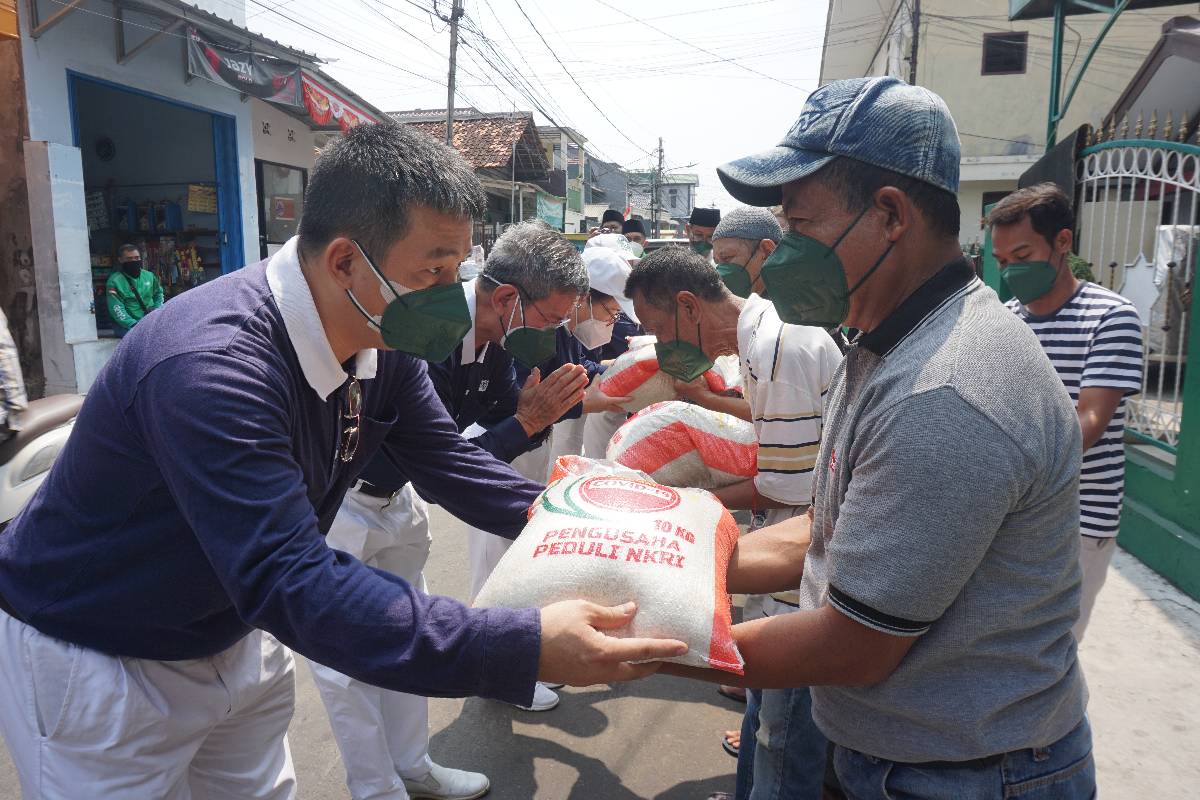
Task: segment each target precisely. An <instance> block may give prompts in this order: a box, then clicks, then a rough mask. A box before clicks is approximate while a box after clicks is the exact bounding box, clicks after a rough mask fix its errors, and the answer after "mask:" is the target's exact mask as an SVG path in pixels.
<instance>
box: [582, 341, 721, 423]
mask: <svg viewBox="0 0 1200 800" xmlns="http://www.w3.org/2000/svg"><path fill="white" fill-rule="evenodd" d="M654 342H655V338H654V337H653V336H631V337H629V349H628V350H626V351H625V352H624V353H622V354H621V355H620V356H618V357H617V358H616V359H614V360H613V363H612V365H611V366H609V368H608V369H606V370H605V371H604V375H603V376H602V377H601V379H600V391H602V392H604V394H606V395H608V396H609V397H628V398H630V401H629V402H628V403H626V404H625V410H626V411H629V412H635V411H641V410H642V409H643V408H646V407H647V406H650V405H653V404H654V403H662V402H665V401H667V400H678V399H679V393H678V392H676V391H675V379H674V378H672V377H671V376H670V375H667V374H666V373H665V372H662V371H660V370H659V368H658V357H657V356H656V355H655V354H654ZM704 381H705V383H707V384H708V388H709V390H710V391H712V392H713V393H715V394H723V393H725V392H728V391H730V390H731V389H734V388H736V387H737V386H738V384H739V382H740V381H741V375H740V372H739V370H738V360H737V356H721V357H720V358H718V359H717V361H716V364H715V365H714V366H713V368H712V369H710V370H709V371H707V372H705V373H704Z"/></svg>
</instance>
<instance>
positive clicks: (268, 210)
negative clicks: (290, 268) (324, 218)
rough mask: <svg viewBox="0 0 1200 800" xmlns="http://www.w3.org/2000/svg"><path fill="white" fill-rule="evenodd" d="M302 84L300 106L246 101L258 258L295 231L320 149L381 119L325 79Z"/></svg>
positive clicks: (304, 77) (304, 75) (303, 77)
mask: <svg viewBox="0 0 1200 800" xmlns="http://www.w3.org/2000/svg"><path fill="white" fill-rule="evenodd" d="M300 83H301V87H302V95H303V97H302V103H303V105H300V106H296V105H292V104H284V103H266V102H262V101H260V100H251V101H250V104H251V107H252V109H253V116H254V124H253V137H254V183H255V187H256V189H257V200H258V220H259V223H258V231H257V233H258V247H259V257H260V258H267V257H268V256H270V255H271V254H273V253H274V252H275V251H276V250H278V249H279V248H280V247H282V246H283V245H284V243H285V242H287V240H288V239H290V238H291V237H292V236H294V235H295V234H296V231H297V230H298V229H299V226H300V217H301V215H302V214H303V212H304V190H305V189H306V188H307V186H308V174H309V170H311V169H312V166H313V163H314V162H315V161H316V154H317V151H318V149H319V148H320V146H321V145H322V144H323V143H324V142H326V141H327V140H328V139H329V138H330V137H331V136H335V135H339V134H341V133H342V132H343V131H345V130H348V129H349V128H351V127H354V126H355V125H361V124H366V123H372V122H376V121H377V120H378V119H379V116H380V115H379V112H378V111H374V110H370V111H368V110H364V109H369V108H370V106H369V105H367V104H366V102H365V101H363V100H362V99H361V98H358V97H357V96H356V95H354V94H353V93H352V92H350V91H349V90H348V89H346V87H344V86H341V85H340V84H337V83H336V82H335V81H333V80H332V79H330V78H329V77H328V76H324V78H323V79H320V78H318V77H317V76H315V75H313V74H311V73H309V72H307V71H303V70H302V71H301V72H300ZM347 98H354V99H353V100H350V99H347Z"/></svg>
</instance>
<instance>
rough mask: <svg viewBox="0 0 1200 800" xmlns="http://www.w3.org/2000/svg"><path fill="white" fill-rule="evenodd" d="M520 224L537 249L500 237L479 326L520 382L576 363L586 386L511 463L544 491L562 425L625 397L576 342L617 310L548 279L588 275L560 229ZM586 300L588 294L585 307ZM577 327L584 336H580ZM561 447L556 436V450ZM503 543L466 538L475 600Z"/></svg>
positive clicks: (554, 698) (546, 697) (486, 273)
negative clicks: (486, 311) (497, 342)
mask: <svg viewBox="0 0 1200 800" xmlns="http://www.w3.org/2000/svg"><path fill="white" fill-rule="evenodd" d="M525 225H526V226H528V228H529V230H530V231H531V233H532V232H534V231H540V233H534V234H533V235H532V236H531V238H533V239H537V240H538V245H539V246H536V247H530V246H518V242H517V241H516V240H515V239H514V240H511V246H507V245H509V244H510V243H509V242H506V243H505V245H506V246H501V240H497V243H496V244H497V246H496V247H494V248H493V249H492V252H491V254H490V255H489V256H488V260H487V264H486V265H485V266H484V270H483V274H482V275H481V276H480V281H481V284H482V285H483V288H485V289H488V288H489V287H490V291H489V295H488V300H487V302H488V303H489V305H490V307H491V308H493V309H494V310H495V311H496V313H494V314H492V315H490V320H489V319H488V316H489V315H482V316H481V318H480V320H481V321H480V323H479V324H481V325H488V324H489V322H490V325H492V326H495V327H492V328H488V330H489V331H490V334H491V335H494V336H499V337H501V341H502V342H503V346H504V347H505V349H507V350H508V351H509V352H511V353H512V354H513V357H514V359H515V369H516V375H517V381H518V382H521V381H524V380H526V376H528V375H529V374H531V372H532V370H535V369H537V370H540V371H542V372H552V371H554V370H557V369H559V368H561V367H562V366H563V365H566V364H575V365H579V366H580V367H582V368H583V369H584V371H585V373H586V376H587V380H588V382H589V383H590V384H591V385H590V386H589V388H588V390H587V393H586V394H585V396H584V398H583V400H582V401H581V402H579V403H577V404H576V405H574V406H573V407H572V408H571V409H569V410H568V411H567V412H566V413H565V414H563V415H562V417H561V418H560V419H559V420H558V423H557V424H556V425H555V426H554V430H553V432H548V433H549V434H550V435H549V436H548V437H547V436H543V437H542V438H541V439H540V440H539V441H538V442H537V443H536V446H535V447H531V448H530V449H529V450H528V451H526V452H525V453H523V454H522V455H520V456H519V457H517V458H516V459H514V460H513V462H512V467H513V469H514V470H516V471H517V472H518V473H520V474H521V475H524V476H525V477H526V478H529V479H530V480H533V481H537V482H538V483H540V484H542V485H543V486H544V485H545V483H546V480H547V478H548V477H549V473H550V470H551V468H552V466H553V461H554V456H555V452H556V449H555V448H556V445H555V443H554V442H553V441H552V437H554V436H558V429H559V426H560V425H564V424H565V425H570V424H572V423H573V422H575V421H577V420H579V419H580V418H581V417H582V416H583V415H588V414H592V413H596V412H601V411H607V410H610V409H612V408H614V407H618V406H619V404H620V403H622V402H627V400H628V398H624V397H616V398H611V397H608V396H606V395H604V394H603V393H602V392H600V390H599V386H598V385H597V384H596V382H595V377H596V375H598V374H599V373H600V371H601V367H600V365H599V364H598V363H597V362H596V361H595V360H593V358H592V357H591V355H590V354H589V353H588V350H587V349H586V348H585V346H584V343H583V342H582V341H581V338H580V337H581V336H586V335H587V331H588V329H589V328H593V327H595V326H594V325H593V324H592V323H590V322H589V320H596V321H598V322H600V323H601V324H603V325H604V327H605V328H607V327H608V325H607V323H608V322H609V320H610V319H611V318H612V317H611V314H610V313H609V311H613V310H615V309H609V310H605V304H606V300H605V297H604V296H601V295H595V296H593V295H592V294H591V293H590V291H589V292H587V293H585V294H580V293H578V292H567V291H562V290H556V289H555V282H554V279H553V277H552V276H554V275H555V274H557V273H559V272H561V271H562V270H563V269H564V268H569V269H570V270H571V271H572V272H573V273H574V274H577V275H578V276H579V277H580V278H581V279H582V280H581V281H580V283H581V285H583V286H587V285H588V280H589V275H588V272H587V271H586V270H585V269H584V263H583V262H582V260H581V258H580V255H579V253H578V252H576V251H575V249H574V247H573V246H572V245H571V243H570V242H569V241H567V239H566V238H565V237H563V236H562V235H561V234H559V233H558V232H557V231H554V230H553V229H551V228H549V227H548V226H546V225H545V224H544V223H540V222H529V223H525ZM597 238H600V237H597ZM501 239H504V237H501ZM585 252H586V251H585ZM584 297H587V301H586V302H585V301H584V300H583V298H584ZM597 299H599V301H600V302H599V305H597V303H596V300H597ZM580 326H582V327H583V333H581V334H580V335H578V336H577V335H576V331H579V330H580ZM498 424H500V425H502V424H503V418H502V416H501V415H500V414H498V413H495V412H493V413H491V414H488V415H485V416H484V417H483V418H482V419H481V420H479V422H478V424H477V425H475V426H473V427H472V428H469V429H468V430H467V432H466V435H472V434H473V433H474V434H477V433H479V432H480V431H483V430H495V426H497V425H498ZM562 446H563V445H562V440H561V437H559V442H558V445H557V447H560V448H561V447H562ZM508 544H509V540H508V539H506V538H502V537H499V536H494V535H493V534H492V532H491V531H489V530H488V529H487V528H485V527H484V526H475V527H473V528H472V530H471V532H470V534H469V535H468V537H467V546H468V552H469V555H470V568H471V588H470V595H471V597H472V598H474V597H475V595H476V594H478V592H479V590H480V589H481V588H482V587H483V584H484V582H485V581H486V580H487V578H488V576H489V575H491V573H492V570H493V569H494V568H495V566H496V564H497V563H498V562H499V560H500V558H501V557H502V556H503V555H504V552H505V551H506V550H507V549H508ZM519 705H520V706H521V708H523V709H525V710H527V711H549V710H550V709H552V708H554V707H555V706H557V705H558V695H557V694H555V693H554V691H553V690H552V689H551V688H550V687H549V686H547V685H545V684H538V686H537V687H536V689H535V692H534V696H533V699H532V702H530V703H526V704H519Z"/></svg>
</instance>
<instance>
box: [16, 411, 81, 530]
mask: <svg viewBox="0 0 1200 800" xmlns="http://www.w3.org/2000/svg"><path fill="white" fill-rule="evenodd" d="M82 405H83V395H78V394H56V395H51V396H50V397H43V398H41V399H40V400H31V401H30V402H29V407H28V408H26V410H25V411H24V412H22V414H21V418H20V422H21V430H19V431H17V434H16V436H13V437H12V438H11V439H9V440H8V441H6V442H4V443H3V444H0V530H3V529H4V528H5V527H6V526H7V525H8V523H9V522H11V521H12V519H13V517H15V516H17V513H18V512H19V511H20V510H21V508H22V507H23V506H24V505H25V503H27V502H28V501H29V498H30V497H32V496H33V493H34V492H35V491H37V488H38V487H39V486H41V484H42V481H43V480H45V478H46V475H47V474H49V472H50V467H51V466H53V465H54V459H55V458H56V457H57V456H58V453H59V451H60V450H62V449H63V446H64V445H65V444H66V443H67V437H68V436H70V435H71V428H72V427H74V425H75V417H76V415H78V414H79V408H80V406H82Z"/></svg>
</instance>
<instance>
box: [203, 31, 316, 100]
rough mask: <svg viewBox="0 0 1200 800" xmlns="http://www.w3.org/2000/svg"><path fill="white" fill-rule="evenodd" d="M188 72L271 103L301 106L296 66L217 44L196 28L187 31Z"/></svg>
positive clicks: (238, 48)
mask: <svg viewBox="0 0 1200 800" xmlns="http://www.w3.org/2000/svg"><path fill="white" fill-rule="evenodd" d="M188 72H189V73H190V74H192V75H195V76H196V77H197V78H204V79H205V80H209V81H212V82H213V83H219V84H224V85H226V86H228V87H229V88H231V89H235V90H237V91H239V92H242V93H244V94H248V95H251V96H253V97H257V98H259V99H261V100H266V101H268V102H271V103H280V104H282V105H288V106H303V105H304V99H303V94H302V90H301V78H300V65H299V64H291V63H288V62H287V61H283V60H281V59H278V58H271V57H270V56H264V55H259V54H258V53H252V52H250V51H248V50H246V49H244V48H241V47H238V46H227V45H221V44H217V43H216V42H214V41H212V40H210V39H208V38H207V37H205V36H204V35H203V34H201V33H200V32H199V31H198V30H196V29H195V28H188Z"/></svg>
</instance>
